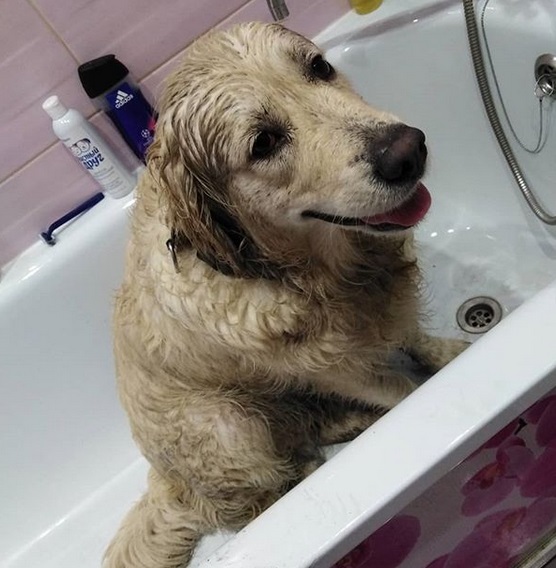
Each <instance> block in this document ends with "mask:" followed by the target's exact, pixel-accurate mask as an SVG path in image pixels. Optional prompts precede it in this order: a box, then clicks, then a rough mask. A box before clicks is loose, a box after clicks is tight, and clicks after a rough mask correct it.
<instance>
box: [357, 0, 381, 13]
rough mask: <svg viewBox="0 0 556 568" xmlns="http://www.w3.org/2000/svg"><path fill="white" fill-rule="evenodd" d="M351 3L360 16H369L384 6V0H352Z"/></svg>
mask: <svg viewBox="0 0 556 568" xmlns="http://www.w3.org/2000/svg"><path fill="white" fill-rule="evenodd" d="M350 2H351V6H352V7H353V9H354V10H355V11H356V12H357V13H358V14H368V13H370V12H372V11H373V10H376V9H377V8H378V7H379V6H380V5H381V4H382V0H350Z"/></svg>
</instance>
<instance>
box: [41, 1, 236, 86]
mask: <svg viewBox="0 0 556 568" xmlns="http://www.w3.org/2000/svg"><path fill="white" fill-rule="evenodd" d="M245 1H246V0H226V1H225V2H223V1H222V0H160V1H158V2H153V1H152V0H119V1H118V2H113V1H112V0H72V1H71V2H70V1H65V2H62V1H60V0H34V2H35V5H36V6H37V8H38V9H39V10H40V11H41V13H42V14H43V15H44V17H45V18H46V19H47V20H48V21H49V22H50V23H51V25H52V26H53V28H54V29H55V30H56V32H57V33H58V34H59V35H60V37H62V38H63V40H64V41H65V42H66V44H67V45H68V47H69V49H70V50H71V51H72V53H73V54H74V55H75V56H76V58H77V59H78V60H79V61H80V62H85V61H87V60H89V59H93V58H95V57H99V56H101V55H105V54H107V53H115V54H116V56H117V57H118V59H120V60H121V61H122V62H123V63H125V65H126V66H127V67H128V68H129V69H130V71H131V72H132V74H133V75H134V76H135V77H136V78H139V79H140V78H142V77H144V76H145V75H147V74H148V73H150V72H151V71H152V70H153V69H155V68H156V67H158V66H159V65H161V64H162V63H164V62H165V61H167V60H168V59H169V58H171V57H172V56H173V55H175V54H176V53H178V52H179V51H181V50H182V49H183V48H184V47H185V46H186V45H187V44H188V43H190V42H191V41H192V40H193V39H194V38H195V37H197V36H198V35H200V34H201V33H203V32H205V31H206V30H207V29H209V28H211V27H212V26H214V25H215V24H217V23H218V22H219V21H220V20H222V19H224V18H225V17H226V16H228V15H229V14H231V13H232V12H234V11H235V10H237V9H238V8H239V7H240V6H242V5H243V4H244V3H245Z"/></svg>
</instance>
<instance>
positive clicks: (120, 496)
mask: <svg viewBox="0 0 556 568" xmlns="http://www.w3.org/2000/svg"><path fill="white" fill-rule="evenodd" d="M518 4H519V6H521V3H506V4H505V3H504V2H502V1H501V0H492V6H493V10H492V11H491V12H490V13H489V14H488V17H489V21H490V22H491V24H492V25H491V28H490V29H491V30H492V34H493V35H492V42H493V48H495V49H494V57H495V60H497V64H498V65H499V67H500V69H499V74H500V79H501V84H502V87H503V89H504V92H505V94H507V96H508V97H509V99H508V101H507V104H508V107H509V108H510V109H511V111H512V113H513V114H515V116H516V121H517V124H518V126H519V128H521V129H523V132H524V135H525V136H533V135H534V131H533V126H534V119H535V116H536V115H535V110H536V107H535V101H533V100H530V93H529V86H530V83H531V80H530V74H531V68H532V61H534V58H535V57H536V55H538V53H544V52H545V51H550V50H551V48H552V47H553V45H554V29H555V27H556V26H555V20H554V13H555V12H556V11H555V10H553V9H552V10H551V8H554V7H556V4H555V2H554V0H532V1H531V2H528V3H527V6H528V8H527V9H524V8H523V9H520V8H519V6H518ZM431 6H432V7H431ZM504 6H505V7H504ZM399 10H404V11H403V12H399ZM318 41H319V42H320V43H322V44H323V45H325V46H326V47H327V48H328V50H329V57H330V59H331V61H332V62H333V63H334V64H335V65H337V66H338V68H340V69H342V70H343V71H345V72H346V73H347V74H348V75H349V76H350V78H351V79H352V81H353V83H354V84H355V86H356V88H358V89H359V90H360V92H361V93H362V95H363V96H364V97H366V98H367V99H368V100H369V101H370V102H371V103H373V104H376V105H377V106H379V107H385V108H388V109H389V110H391V111H393V112H395V113H396V114H398V115H400V116H401V117H402V118H403V119H404V120H406V121H407V122H409V123H412V124H414V125H416V126H419V127H420V128H422V129H423V130H424V131H425V132H426V134H427V137H428V143H429V149H430V152H431V165H430V168H429V172H428V174H427V179H426V183H427V185H428V186H429V188H430V190H431V192H432V193H433V196H434V207H433V209H432V211H431V213H430V215H429V216H428V218H427V220H426V222H425V223H423V224H422V226H421V227H420V228H419V230H418V237H419V240H420V242H421V247H422V253H423V258H424V266H425V269H426V277H427V282H428V286H427V295H428V296H429V297H430V312H431V314H432V316H431V318H430V322H429V326H430V327H431V328H432V329H434V330H437V331H439V332H442V333H446V334H450V335H461V334H462V332H459V331H458V330H457V328H456V326H455V321H454V314H455V310H456V308H457V306H458V305H459V304H460V303H461V302H462V301H463V300H464V299H466V298H468V297H470V296H473V295H478V294H481V295H482V294H487V295H492V296H494V297H496V298H497V299H498V300H499V301H500V302H501V303H502V305H503V307H504V311H505V313H506V314H509V313H510V312H512V311H513V310H514V309H515V308H516V306H518V305H520V304H522V303H523V302H524V300H528V299H529V301H528V302H525V303H524V304H523V305H522V306H521V307H520V308H519V309H517V310H515V311H513V313H511V315H509V316H508V317H506V318H505V320H504V321H503V322H502V324H500V325H499V326H498V327H497V328H495V329H494V330H493V331H492V332H490V333H489V334H487V335H486V336H484V337H483V338H481V339H480V341H478V342H477V343H476V344H475V345H473V347H472V348H471V349H470V350H469V351H468V352H466V353H465V354H464V355H463V356H462V357H460V358H459V359H458V360H457V361H455V362H454V363H453V364H451V365H450V366H449V367H448V368H446V369H445V370H443V371H442V372H441V373H439V374H437V375H436V376H435V377H434V378H433V379H431V380H430V381H428V382H427V383H426V384H425V385H424V386H423V387H421V388H420V389H419V390H418V391H417V392H416V393H415V394H413V395H412V396H411V397H410V398H409V399H407V400H406V401H404V402H403V403H402V404H400V405H399V406H398V407H397V408H396V409H395V410H394V411H392V412H391V413H389V414H388V415H387V416H386V417H384V418H383V419H381V420H380V421H379V422H377V423H376V424H375V425H374V426H373V427H372V428H371V429H370V430H369V431H367V432H366V433H365V434H363V435H362V436H361V437H359V438H358V439H357V440H356V441H355V442H353V443H352V444H350V445H349V446H348V447H347V448H345V449H344V450H343V451H342V452H341V453H339V454H338V455H337V456H336V457H334V458H333V459H331V460H330V461H329V462H327V463H326V464H325V465H324V466H323V467H322V468H320V469H319V470H318V471H317V472H316V473H315V474H314V475H312V476H311V477H310V478H309V479H308V480H306V481H305V482H303V483H302V484H300V485H299V486H298V487H297V488H295V489H294V490H293V491H291V492H290V493H289V494H288V495H287V496H286V497H284V498H283V499H282V500H280V501H279V502H278V503H277V504H276V505H275V506H273V507H272V508H271V509H270V510H269V511H267V512H266V513H265V514H263V515H262V516H261V517H260V518H259V519H257V521H255V522H254V523H252V524H251V525H250V526H249V527H248V528H247V529H245V530H244V531H242V532H241V533H240V534H239V535H237V536H235V537H233V538H231V539H229V540H228V542H226V544H225V545H224V546H223V547H222V548H220V549H218V550H217V551H216V552H214V553H212V554H211V551H212V550H213V549H214V548H215V547H216V546H218V545H219V544H221V543H222V542H223V541H225V540H227V537H229V536H230V535H223V536H222V535H221V536H220V537H216V538H215V539H214V538H213V539H212V540H210V539H209V540H208V541H206V542H205V543H204V545H203V547H202V548H201V549H200V550H199V553H198V554H197V557H196V560H195V562H194V563H193V565H194V566H206V567H207V568H208V567H211V568H216V567H220V566H222V567H224V566H226V567H227V568H267V567H270V566H272V568H308V567H309V566H313V567H317V568H318V567H323V568H324V567H327V566H330V565H331V563H332V562H333V561H335V560H337V559H338V558H340V557H341V556H342V555H343V554H344V553H345V552H347V551H348V550H349V549H350V548H351V547H352V546H354V545H355V544H356V543H357V542H358V541H360V540H361V539H362V538H363V537H364V536H366V535H367V534H369V533H370V532H372V531H373V530H375V529H376V528H378V527H379V526H380V525H381V524H382V523H383V522H384V521H385V520H386V519H388V518H389V517H390V516H391V515H392V514H394V513H395V512H397V511H399V510H400V509H401V508H402V507H403V506H404V505H405V504H407V503H408V502H410V501H411V500H412V498H413V497H414V496H416V495H418V494H419V493H420V492H422V490H423V489H424V488H425V487H427V486H429V485H430V484H432V483H433V482H434V481H436V480H437V479H438V478H439V477H441V476H442V475H443V474H444V473H445V472H446V471H448V470H449V469H450V468H451V467H452V466H453V465H455V464H456V463H457V462H458V461H459V460H461V459H462V458H463V457H464V456H465V455H467V454H468V453H469V452H470V451H472V450H473V449H474V448H475V447H476V446H477V445H479V444H480V443H482V442H483V441H485V440H486V439H487V438H488V437H489V436H491V435H492V434H493V433H494V432H496V430H497V429H499V428H500V427H501V426H503V425H504V424H505V423H506V422H508V421H509V420H510V419H511V418H512V417H514V416H515V415H517V414H518V413H519V412H520V411H522V410H524V409H525V408H526V407H527V406H528V405H530V404H531V403H532V402H534V401H535V400H536V399H537V398H539V397H540V396H542V395H543V394H544V393H546V392H547V391H548V390H550V389H551V388H553V387H554V386H555V385H556V371H555V369H556V350H555V349H554V340H553V337H554V330H555V329H556V283H553V284H550V282H551V280H553V278H554V277H555V276H556V264H555V262H556V239H555V238H554V237H555V236H556V232H555V230H554V229H547V228H545V227H543V226H541V225H540V223H539V222H538V221H536V219H535V218H534V217H533V216H532V214H531V213H530V212H529V211H528V210H527V209H526V208H525V206H524V204H523V201H522V199H521V196H520V195H519V194H518V192H517V190H516V189H515V187H514V186H513V182H512V180H511V178H510V175H509V174H508V172H507V171H506V169H505V166H504V164H503V162H502V159H501V156H500V153H499V151H498V150H497V148H496V146H495V145H494V140H493V136H492V134H491V133H490V131H489V129H488V127H487V124H486V122H485V116H484V113H483V110H482V108H481V106H480V100H479V96H478V93H477V92H476V88H475V83H474V78H473V75H472V71H471V65H470V59H469V55H468V51H467V45H466V43H465V42H466V40H465V35H464V28H463V16H462V13H461V8H460V6H459V3H457V2H454V1H444V2H434V1H433V0H428V1H427V0H410V1H408V2H404V3H403V6H402V5H401V3H398V2H394V1H392V0H386V1H385V3H384V5H383V7H382V8H381V9H380V11H379V12H377V13H375V14H371V15H370V16H366V17H357V16H355V15H353V14H350V15H348V16H346V17H344V18H342V19H341V20H339V21H338V22H337V23H336V24H334V25H333V26H331V27H330V28H329V29H328V30H327V31H326V32H325V33H324V34H321V36H320V37H319V38H318ZM548 110H549V112H550V109H548ZM555 144H556V135H554V134H552V137H551V138H550V139H549V142H548V144H547V150H546V151H545V153H544V154H541V155H540V156H537V157H530V156H522V155H521V154H520V158H523V164H524V166H525V168H526V172H527V173H528V174H529V175H530V176H531V178H532V180H533V181H534V182H535V185H536V186H537V188H538V190H539V192H540V194H541V198H542V199H543V200H544V201H545V202H546V203H547V205H549V206H551V207H552V208H553V209H554V210H556V194H555V193H554V192H553V191H552V187H553V183H551V177H550V176H551V175H553V174H554V161H553V160H552V159H550V158H547V156H553V155H554V150H555ZM549 182H550V183H549ZM131 205H132V198H128V199H125V200H123V201H110V200H108V199H106V200H104V201H103V202H102V203H101V204H99V205H98V206H97V207H95V209H94V210H92V211H91V212H89V213H87V214H86V215H85V216H83V217H82V218H81V219H79V220H78V221H76V222H75V223H73V225H72V226H71V227H69V228H68V229H66V230H65V231H63V233H61V236H60V239H59V244H57V245H56V246H55V247H54V248H52V249H48V248H47V247H45V246H44V245H42V244H37V245H35V246H34V247H32V248H31V249H30V250H29V251H27V253H25V254H24V255H23V256H22V257H21V258H19V259H17V260H16V262H14V263H13V264H12V265H11V266H9V267H5V269H4V270H3V277H2V279H1V280H0V391H1V393H2V396H1V397H0V471H1V472H2V474H1V475H2V483H1V484H0V506H1V508H2V512H3V515H2V518H1V519H0V566H1V567H2V568H39V567H40V568H54V567H56V568H75V567H76V566H79V567H80V568H98V567H99V565H100V557H101V554H102V551H103V549H104V547H105V546H106V544H107V542H108V540H109V538H110V537H111V535H112V534H113V532H114V531H115V529H116V527H117V525H118V523H119V521H120V519H121V517H122V516H123V514H124V512H125V511H126V510H127V508H128V507H129V506H130V504H131V503H132V502H133V501H134V500H135V499H137V497H138V496H139V494H140V492H141V491H142V489H143V487H144V486H145V475H146V471H147V466H146V463H145V461H144V460H143V459H142V458H141V457H140V456H139V454H138V452H137V450H136V449H135V447H134V445H133V443H132V441H131V438H130V435H129V431H128V427H127V423H126V421H125V417H124V415H123V412H122V411H121V409H120V407H119V405H118V401H117V397H116V392H115V386H114V373H113V362H112V355H111V345H110V343H111V338H110V310H111V296H112V294H113V291H114V290H115V288H116V287H117V285H118V282H119V279H120V277H121V272H122V254H123V247H124V242H125V236H126V224H127V215H128V208H129V206H131ZM542 288H545V289H544V290H543V291H542V292H540V293H539V294H537V295H535V296H534V297H533V298H532V296H533V295H534V294H535V293H536V292H538V291H539V290H541V289H542ZM531 298H532V299H531ZM209 557H210V558H209Z"/></svg>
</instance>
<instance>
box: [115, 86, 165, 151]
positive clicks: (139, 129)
mask: <svg viewBox="0 0 556 568" xmlns="http://www.w3.org/2000/svg"><path fill="white" fill-rule="evenodd" d="M105 97H106V101H107V102H108V106H109V110H108V111H107V112H108V115H109V116H110V118H111V119H112V121H113V122H114V124H115V125H116V127H117V128H118V130H119V131H120V133H121V134H122V136H123V137H124V139H125V141H126V142H127V143H128V145H129V146H130V148H131V149H132V150H133V151H134V153H135V155H136V156H137V157H138V158H139V159H141V160H143V161H144V160H145V153H146V151H147V148H148V147H149V146H150V145H151V143H152V141H153V137H154V129H155V125H156V120H155V118H154V111H153V109H152V107H151V105H150V104H149V103H148V102H147V100H146V99H145V97H144V96H143V93H141V91H140V90H139V89H137V88H136V87H134V86H132V85H130V84H129V83H127V82H125V81H124V82H123V83H120V84H119V85H118V87H116V88H115V89H114V90H112V91H110V92H108V93H106V95H105Z"/></svg>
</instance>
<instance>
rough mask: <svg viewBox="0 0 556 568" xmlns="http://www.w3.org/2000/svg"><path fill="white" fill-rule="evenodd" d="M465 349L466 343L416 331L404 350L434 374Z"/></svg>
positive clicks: (419, 330)
mask: <svg viewBox="0 0 556 568" xmlns="http://www.w3.org/2000/svg"><path fill="white" fill-rule="evenodd" d="M467 347H469V343H468V342H467V341H463V340H461V339H448V338H441V337H434V336H432V335H428V334H427V333H425V332H424V331H422V330H421V329H418V330H416V331H415V332H413V333H412V334H411V335H410V337H409V340H408V342H407V343H406V345H405V346H404V350H405V351H406V352H407V353H408V355H409V356H410V357H412V358H413V359H415V360H416V361H417V362H418V363H420V364H421V365H423V366H424V367H425V368H427V369H428V370H430V371H431V372H433V373H436V372H437V371H440V369H442V367H444V366H446V365H447V364H448V363H449V362H450V361H451V360H452V359H455V358H456V357H457V356H458V355H459V354H460V353H462V352H463V351H465V349H467Z"/></svg>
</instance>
